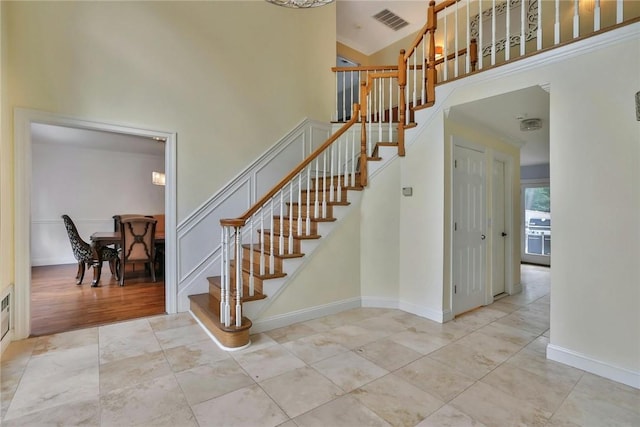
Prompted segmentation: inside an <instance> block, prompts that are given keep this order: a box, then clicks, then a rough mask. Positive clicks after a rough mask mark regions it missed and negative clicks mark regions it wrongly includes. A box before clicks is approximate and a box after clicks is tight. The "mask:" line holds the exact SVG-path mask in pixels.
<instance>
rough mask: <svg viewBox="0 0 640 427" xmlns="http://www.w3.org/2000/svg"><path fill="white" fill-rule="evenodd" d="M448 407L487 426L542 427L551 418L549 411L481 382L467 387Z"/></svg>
mask: <svg viewBox="0 0 640 427" xmlns="http://www.w3.org/2000/svg"><path fill="white" fill-rule="evenodd" d="M450 405H451V406H453V407H455V408H456V409H458V410H459V411H462V412H464V413H466V414H468V415H469V416H471V417H472V418H473V419H475V420H478V421H480V422H481V423H483V424H486V425H487V426H527V427H535V426H544V425H545V424H546V422H547V420H548V419H549V417H551V413H550V412H546V411H544V410H542V409H540V408H537V407H535V406H533V405H532V404H531V403H529V402H527V401H525V400H520V399H517V398H515V397H513V396H511V395H510V394H507V393H504V392H502V391H500V390H498V389H496V388H495V387H492V386H490V385H487V384H484V383H483V382H477V383H475V384H474V385H472V386H471V387H469V388H468V389H467V390H465V391H464V392H462V393H461V394H460V395H459V396H458V397H456V398H455V399H453V400H452V401H451V402H450Z"/></svg>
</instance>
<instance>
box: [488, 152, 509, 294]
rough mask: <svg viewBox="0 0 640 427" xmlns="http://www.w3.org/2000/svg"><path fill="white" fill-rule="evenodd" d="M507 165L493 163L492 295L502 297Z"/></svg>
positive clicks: (505, 233) (503, 285)
mask: <svg viewBox="0 0 640 427" xmlns="http://www.w3.org/2000/svg"><path fill="white" fill-rule="evenodd" d="M504 171H505V164H504V162H503V161H500V160H494V161H493V187H492V193H493V198H492V205H493V206H492V209H491V212H492V214H491V230H492V254H491V255H492V263H491V291H492V295H493V296H496V295H500V294H502V293H504V292H505V291H506V289H505V257H506V252H505V248H506V244H505V243H506V239H507V229H506V223H505V210H506V209H505V208H506V206H505V192H504V190H505V178H504Z"/></svg>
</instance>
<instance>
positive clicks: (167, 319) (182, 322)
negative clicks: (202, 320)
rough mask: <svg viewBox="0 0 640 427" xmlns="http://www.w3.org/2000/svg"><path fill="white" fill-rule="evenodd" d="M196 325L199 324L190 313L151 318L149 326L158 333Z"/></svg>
mask: <svg viewBox="0 0 640 427" xmlns="http://www.w3.org/2000/svg"><path fill="white" fill-rule="evenodd" d="M195 324H197V322H196V321H195V319H194V318H193V316H191V314H190V313H176V314H163V315H161V316H154V317H150V318H149V325H151V328H152V329H153V330H154V331H156V332H157V331H164V330H167V329H173V328H180V327H182V326H189V325H195Z"/></svg>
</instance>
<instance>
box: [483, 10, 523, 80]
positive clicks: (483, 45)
mask: <svg viewBox="0 0 640 427" xmlns="http://www.w3.org/2000/svg"><path fill="white" fill-rule="evenodd" d="M522 10H524V7H523V8H522ZM478 11H479V12H478V67H477V68H478V70H482V63H483V62H484V60H483V58H484V55H483V47H484V44H483V43H484V41H483V40H482V31H483V30H482V27H483V24H482V0H478ZM523 25H524V22H523ZM522 40H523V41H524V38H523V39H522Z"/></svg>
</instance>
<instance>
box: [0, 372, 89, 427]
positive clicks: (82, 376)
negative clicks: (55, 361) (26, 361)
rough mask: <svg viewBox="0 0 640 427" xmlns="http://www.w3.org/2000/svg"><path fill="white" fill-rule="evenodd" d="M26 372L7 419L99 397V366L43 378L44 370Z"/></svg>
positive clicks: (57, 373) (10, 406)
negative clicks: (32, 372)
mask: <svg viewBox="0 0 640 427" xmlns="http://www.w3.org/2000/svg"><path fill="white" fill-rule="evenodd" d="M34 373H35V374H31V372H30V371H29V368H28V367H27V369H26V371H25V374H24V375H23V377H22V379H21V380H20V384H19V385H18V388H17V389H16V392H15V394H14V396H13V399H12V400H11V404H10V405H9V408H8V410H7V414H6V416H5V420H8V419H11V418H18V417H22V416H24V415H27V414H30V413H33V412H38V411H40V410H43V409H49V408H53V407H55V406H59V405H63V404H68V403H73V402H78V401H84V400H87V399H93V398H97V397H98V394H99V389H100V387H99V374H98V366H97V365H96V366H92V367H84V368H80V369H76V370H73V369H67V370H64V371H57V372H56V373H55V374H50V375H47V376H46V377H42V376H41V375H40V373H41V372H40V371H39V370H38V372H36V371H34Z"/></svg>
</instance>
